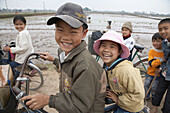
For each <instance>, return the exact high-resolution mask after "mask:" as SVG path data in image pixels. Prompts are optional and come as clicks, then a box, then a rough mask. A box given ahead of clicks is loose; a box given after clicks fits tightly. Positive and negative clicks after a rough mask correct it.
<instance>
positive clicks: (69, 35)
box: [55, 20, 88, 55]
mask: <svg viewBox="0 0 170 113" xmlns="http://www.w3.org/2000/svg"><path fill="white" fill-rule="evenodd" d="M87 31H88V30H87V29H85V30H84V31H83V26H80V27H79V28H73V27H71V26H70V25H68V24H67V23H66V22H64V21H63V20H58V21H57V23H56V30H55V40H56V42H57V43H58V45H59V46H60V48H61V49H62V50H63V51H64V52H65V55H67V54H68V53H69V52H71V50H72V49H74V48H75V47H76V46H78V45H79V44H80V43H81V40H82V39H83V38H84V37H85V36H86V34H87Z"/></svg>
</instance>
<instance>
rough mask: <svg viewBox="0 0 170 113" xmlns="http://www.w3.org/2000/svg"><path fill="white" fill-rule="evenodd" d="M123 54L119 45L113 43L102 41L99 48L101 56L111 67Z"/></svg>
mask: <svg viewBox="0 0 170 113" xmlns="http://www.w3.org/2000/svg"><path fill="white" fill-rule="evenodd" d="M121 53H122V51H120V50H119V47H118V44H117V43H115V42H112V41H101V45H100V47H99V56H100V57H101V59H102V60H103V62H104V63H106V65H107V67H109V66H110V65H111V64H112V63H113V62H115V61H116V60H117V59H118V56H119V55H120V54H121Z"/></svg>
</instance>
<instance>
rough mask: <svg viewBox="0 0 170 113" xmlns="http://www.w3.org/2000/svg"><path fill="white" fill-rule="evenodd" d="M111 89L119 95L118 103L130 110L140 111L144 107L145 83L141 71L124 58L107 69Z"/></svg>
mask: <svg viewBox="0 0 170 113" xmlns="http://www.w3.org/2000/svg"><path fill="white" fill-rule="evenodd" d="M107 74H108V79H109V80H108V81H109V85H110V88H111V90H112V91H113V92H114V93H115V94H116V95H117V96H118V103H117V105H118V106H119V107H120V108H122V109H124V110H126V111H129V112H139V111H141V110H142V109H143V107H144V96H145V91H144V85H143V83H142V78H141V75H140V71H139V70H138V69H136V68H134V67H133V64H132V63H131V62H130V61H128V60H124V61H122V62H120V63H119V64H118V65H116V67H114V68H113V69H110V70H108V71H107Z"/></svg>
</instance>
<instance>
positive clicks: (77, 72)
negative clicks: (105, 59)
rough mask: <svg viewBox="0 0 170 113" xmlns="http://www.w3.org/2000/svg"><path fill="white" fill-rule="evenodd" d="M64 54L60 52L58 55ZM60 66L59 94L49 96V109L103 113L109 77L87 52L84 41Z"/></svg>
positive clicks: (65, 112) (67, 111)
mask: <svg viewBox="0 0 170 113" xmlns="http://www.w3.org/2000/svg"><path fill="white" fill-rule="evenodd" d="M61 52H62V51H59V55H60V53H61ZM59 62H60V61H59V60H58V59H55V61H54V64H60V66H57V67H61V70H60V69H59V70H60V71H59V72H60V93H57V94H56V95H51V96H50V101H49V106H50V107H52V108H55V109H56V110H58V111H59V112H60V113H104V105H105V101H104V99H105V91H106V84H107V78H106V74H105V71H104V70H103V68H102V67H101V66H100V65H99V64H98V63H97V62H96V61H95V59H94V58H93V57H92V55H91V54H90V53H89V52H88V50H87V49H86V43H85V41H82V42H81V44H80V45H78V46H77V47H76V48H74V49H73V50H72V52H71V53H70V55H69V56H68V57H67V58H66V59H65V60H64V62H63V63H59Z"/></svg>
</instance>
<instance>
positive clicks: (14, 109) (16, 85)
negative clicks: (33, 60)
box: [0, 53, 47, 113]
mask: <svg viewBox="0 0 170 113" xmlns="http://www.w3.org/2000/svg"><path fill="white" fill-rule="evenodd" d="M32 56H36V57H39V56H40V55H39V54H37V53H31V54H30V55H28V56H27V57H26V58H25V60H24V63H23V65H22V67H21V71H20V73H19V76H18V77H17V78H16V79H13V80H10V81H9V80H8V86H9V88H10V91H11V93H10V99H9V100H8V104H7V105H6V106H4V107H2V106H0V113H47V112H46V111H45V110H43V109H38V110H34V111H33V110H31V109H29V108H28V107H27V106H26V104H25V103H26V101H24V102H22V101H21V100H20V99H21V98H22V97H23V96H25V95H28V94H29V90H30V88H29V86H30V83H31V82H32V81H31V80H30V77H24V75H25V70H26V69H27V66H28V61H29V60H30V57H32ZM8 79H9V78H8ZM22 82H24V83H25V84H23V83H22ZM22 85H24V87H25V88H24V89H25V91H21V86H22ZM18 102H19V103H21V105H22V106H23V107H22V108H21V109H18Z"/></svg>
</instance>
